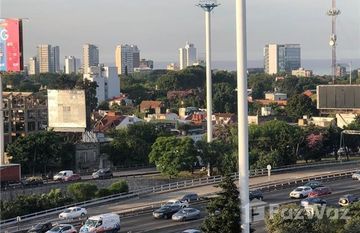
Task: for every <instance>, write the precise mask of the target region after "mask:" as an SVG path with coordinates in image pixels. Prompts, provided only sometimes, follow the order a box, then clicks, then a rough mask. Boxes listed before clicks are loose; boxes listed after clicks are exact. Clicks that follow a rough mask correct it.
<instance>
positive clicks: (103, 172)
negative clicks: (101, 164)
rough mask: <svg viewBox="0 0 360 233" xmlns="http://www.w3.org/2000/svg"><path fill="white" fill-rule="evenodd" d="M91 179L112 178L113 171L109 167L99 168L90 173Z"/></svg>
mask: <svg viewBox="0 0 360 233" xmlns="http://www.w3.org/2000/svg"><path fill="white" fill-rule="evenodd" d="M92 177H93V179H106V178H110V179H111V178H113V177H114V176H113V173H112V172H111V170H110V169H99V170H97V171H96V172H94V173H93V174H92Z"/></svg>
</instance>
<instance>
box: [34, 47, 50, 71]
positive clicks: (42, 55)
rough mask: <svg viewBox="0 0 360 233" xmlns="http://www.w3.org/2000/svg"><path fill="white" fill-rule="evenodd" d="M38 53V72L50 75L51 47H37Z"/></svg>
mask: <svg viewBox="0 0 360 233" xmlns="http://www.w3.org/2000/svg"><path fill="white" fill-rule="evenodd" d="M37 52H38V55H37V57H38V62H39V72H40V73H50V72H52V68H51V45H48V44H42V45H38V47H37Z"/></svg>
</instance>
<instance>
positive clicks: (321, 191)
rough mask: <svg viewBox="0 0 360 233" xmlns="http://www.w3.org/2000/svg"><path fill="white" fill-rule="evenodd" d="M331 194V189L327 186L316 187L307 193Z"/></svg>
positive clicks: (311, 195) (312, 194) (318, 195)
mask: <svg viewBox="0 0 360 233" xmlns="http://www.w3.org/2000/svg"><path fill="white" fill-rule="evenodd" d="M328 194H331V190H330V189H329V188H328V187H317V188H315V189H313V191H311V192H310V193H309V197H320V196H324V195H328Z"/></svg>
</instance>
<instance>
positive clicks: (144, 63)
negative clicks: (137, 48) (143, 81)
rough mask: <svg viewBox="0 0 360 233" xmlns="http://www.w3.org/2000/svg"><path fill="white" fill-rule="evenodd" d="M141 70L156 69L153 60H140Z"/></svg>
mask: <svg viewBox="0 0 360 233" xmlns="http://www.w3.org/2000/svg"><path fill="white" fill-rule="evenodd" d="M139 67H140V68H146V67H148V68H150V69H154V61H153V60H146V59H141V60H140V65H139Z"/></svg>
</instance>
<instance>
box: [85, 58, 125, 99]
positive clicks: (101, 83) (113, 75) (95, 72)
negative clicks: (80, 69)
mask: <svg viewBox="0 0 360 233" xmlns="http://www.w3.org/2000/svg"><path fill="white" fill-rule="evenodd" d="M83 78H84V79H88V80H90V81H92V82H96V83H97V85H98V87H97V88H96V97H97V99H98V103H101V102H102V101H104V100H107V99H111V98H113V97H116V96H119V95H120V78H119V76H118V73H117V68H116V67H107V66H103V65H99V66H90V67H89V68H88V72H87V73H84V75H83Z"/></svg>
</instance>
